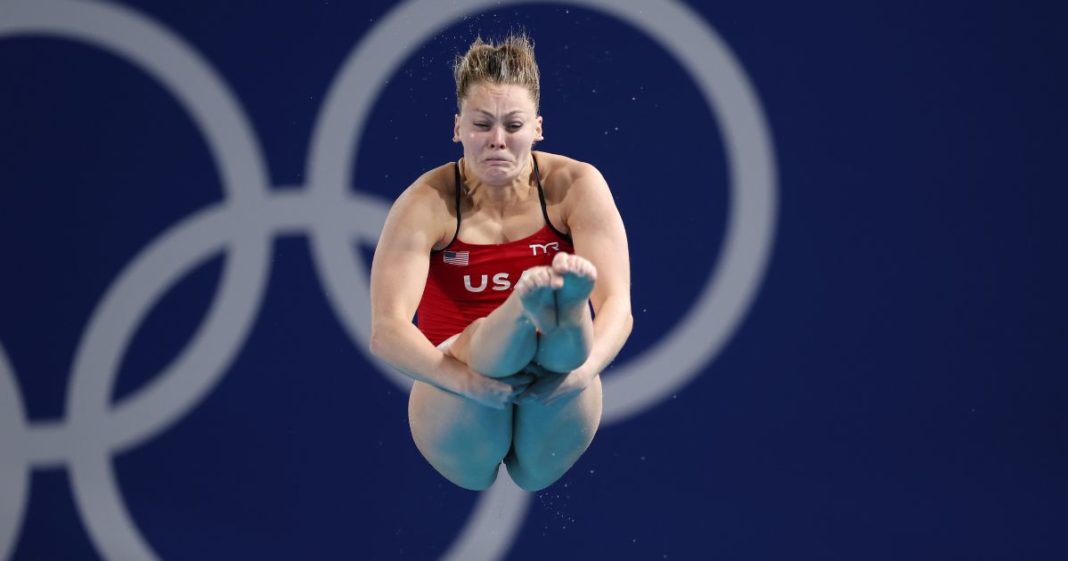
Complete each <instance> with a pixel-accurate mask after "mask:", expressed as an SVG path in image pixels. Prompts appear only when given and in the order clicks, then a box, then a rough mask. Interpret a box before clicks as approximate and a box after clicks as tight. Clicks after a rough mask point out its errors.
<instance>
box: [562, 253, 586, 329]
mask: <svg viewBox="0 0 1068 561" xmlns="http://www.w3.org/2000/svg"><path fill="white" fill-rule="evenodd" d="M552 272H553V273H554V275H555V276H556V277H559V278H561V279H563V284H562V286H561V287H560V288H558V289H557V290H556V314H557V321H558V322H560V323H567V322H570V321H572V320H577V319H579V318H582V317H584V316H585V317H588V316H589V313H590V312H589V308H588V304H587V302H589V298H590V292H593V285H594V283H595V282H597V268H596V267H594V266H593V263H590V262H589V260H587V259H584V258H582V257H579V256H578V255H573V254H570V253H564V252H560V253H557V254H556V257H553V264H552Z"/></svg>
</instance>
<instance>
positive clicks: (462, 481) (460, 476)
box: [438, 464, 500, 491]
mask: <svg viewBox="0 0 1068 561" xmlns="http://www.w3.org/2000/svg"><path fill="white" fill-rule="evenodd" d="M499 468H500V464H497V466H494V467H493V469H490V470H477V471H458V472H451V473H446V472H445V471H442V470H438V472H439V473H441V475H442V476H444V477H445V479H448V480H449V481H450V482H452V484H453V485H456V486H457V487H463V488H464V489H467V490H468V491H485V490H486V489H489V488H490V487H492V486H493V482H494V481H496V480H497V472H498V470H499Z"/></svg>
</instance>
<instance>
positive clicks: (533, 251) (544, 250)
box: [530, 242, 560, 255]
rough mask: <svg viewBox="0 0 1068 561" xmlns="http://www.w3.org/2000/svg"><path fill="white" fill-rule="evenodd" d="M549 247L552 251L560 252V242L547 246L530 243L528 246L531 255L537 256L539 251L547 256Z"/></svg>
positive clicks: (550, 243)
mask: <svg viewBox="0 0 1068 561" xmlns="http://www.w3.org/2000/svg"><path fill="white" fill-rule="evenodd" d="M550 247H551V248H552V249H553V251H560V242H549V243H547V244H540V243H532V244H530V251H531V255H537V254H538V250H539V249H540V250H541V252H542V253H545V254H548V253H549V248H550Z"/></svg>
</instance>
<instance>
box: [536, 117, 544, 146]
mask: <svg viewBox="0 0 1068 561" xmlns="http://www.w3.org/2000/svg"><path fill="white" fill-rule="evenodd" d="M543 133H544V130H543V129H542V119H541V115H538V124H537V125H536V126H535V127H534V142H538V141H539V140H545V136H544V134H543Z"/></svg>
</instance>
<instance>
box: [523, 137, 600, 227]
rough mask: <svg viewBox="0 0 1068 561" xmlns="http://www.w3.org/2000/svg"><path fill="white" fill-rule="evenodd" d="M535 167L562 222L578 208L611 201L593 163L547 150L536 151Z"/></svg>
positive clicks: (568, 218) (566, 220)
mask: <svg viewBox="0 0 1068 561" xmlns="http://www.w3.org/2000/svg"><path fill="white" fill-rule="evenodd" d="M535 156H536V157H537V159H538V168H539V171H540V172H541V176H542V186H543V187H544V188H545V198H546V199H547V202H548V204H549V206H550V207H555V208H556V212H557V213H558V215H559V216H560V218H561V219H562V220H563V221H564V223H565V224H567V223H569V222H570V219H571V216H572V215H573V214H574V213H575V212H576V211H578V210H580V209H582V208H584V207H588V206H591V205H593V206H602V204H603V203H602V202H601V201H605V200H608V201H610V200H611V194H610V193H609V189H608V183H607V182H605V179H604V176H602V175H601V172H600V171H599V170H598V169H597V168H596V167H594V166H593V165H592V164H589V163H586V162H583V161H580V160H576V159H574V158H569V157H567V156H562V155H560V154H550V153H548V152H537V153H536V154H535Z"/></svg>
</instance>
